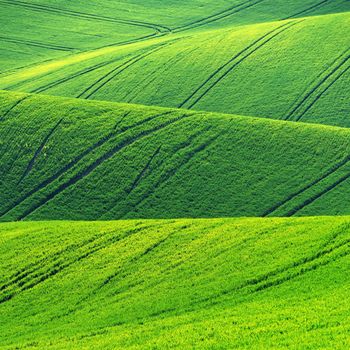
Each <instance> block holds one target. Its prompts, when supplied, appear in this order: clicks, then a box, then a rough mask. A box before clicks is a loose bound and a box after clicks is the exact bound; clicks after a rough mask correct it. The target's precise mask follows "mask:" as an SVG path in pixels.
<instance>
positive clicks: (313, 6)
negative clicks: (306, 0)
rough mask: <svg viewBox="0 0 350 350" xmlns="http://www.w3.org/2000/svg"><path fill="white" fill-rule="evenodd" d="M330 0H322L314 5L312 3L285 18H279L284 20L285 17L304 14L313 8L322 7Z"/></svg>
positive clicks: (289, 17)
mask: <svg viewBox="0 0 350 350" xmlns="http://www.w3.org/2000/svg"><path fill="white" fill-rule="evenodd" d="M330 1H331V0H322V1H321V2H319V3H317V4H315V5H312V6H309V7H307V8H306V9H304V10H302V11H299V12H296V13H294V14H293V15H290V16H288V17H285V18H282V19H281V20H282V21H284V20H286V19H291V18H295V17H298V16H300V15H304V14H306V13H308V12H313V11H314V10H318V9H320V8H322V7H324V6H325V5H327V4H328V3H330Z"/></svg>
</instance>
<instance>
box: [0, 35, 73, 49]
mask: <svg viewBox="0 0 350 350" xmlns="http://www.w3.org/2000/svg"><path fill="white" fill-rule="evenodd" d="M0 40H1V41H7V42H9V43H15V44H23V45H28V46H35V47H41V48H44V49H49V50H58V51H76V50H77V49H75V48H74V47H67V46H59V45H53V44H49V43H42V42H39V41H32V40H24V39H15V38H8V37H5V36H0Z"/></svg>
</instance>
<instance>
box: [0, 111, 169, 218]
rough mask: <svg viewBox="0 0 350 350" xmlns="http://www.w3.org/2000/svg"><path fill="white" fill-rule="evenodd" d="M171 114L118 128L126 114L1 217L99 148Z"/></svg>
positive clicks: (165, 113)
mask: <svg viewBox="0 0 350 350" xmlns="http://www.w3.org/2000/svg"><path fill="white" fill-rule="evenodd" d="M170 113H171V112H164V113H161V114H156V115H153V116H151V117H148V118H145V119H143V120H141V121H139V122H137V123H135V124H133V125H132V126H130V127H123V128H118V125H119V123H120V122H121V121H122V119H124V118H125V116H127V115H128V114H129V113H126V114H124V115H123V116H122V117H121V119H120V120H119V121H118V123H117V124H116V127H115V128H114V129H113V130H112V131H111V132H109V133H107V134H106V135H105V136H104V137H102V138H101V139H100V140H98V141H97V142H96V143H94V144H93V145H91V146H90V147H88V148H87V149H85V150H84V151H83V152H81V153H80V154H78V155H77V156H76V157H75V158H74V159H73V160H72V161H70V162H68V163H67V164H66V165H64V166H63V167H62V168H61V169H59V170H58V171H57V172H56V173H54V174H53V175H51V176H50V177H49V178H47V179H46V180H44V181H43V182H41V183H40V184H38V185H37V186H35V187H34V188H33V189H31V190H30V191H28V192H26V193H24V194H23V195H22V196H20V197H19V198H18V199H16V200H15V201H14V202H12V203H10V204H9V205H8V206H7V208H5V209H4V210H2V212H0V217H2V216H4V215H6V214H7V213H8V212H10V211H11V210H13V209H15V208H16V207H17V206H18V205H20V204H21V203H23V202H24V201H25V200H26V199H28V198H29V197H31V196H33V195H34V194H36V193H37V192H39V191H41V190H43V189H45V188H46V187H47V186H49V185H50V184H52V183H53V182H54V181H55V180H57V179H58V178H60V177H61V176H62V175H64V174H65V173H67V172H68V171H70V170H71V169H73V168H74V167H75V166H76V165H77V164H78V163H80V162H81V161H82V160H83V159H84V158H86V157H87V156H88V155H90V154H91V153H92V152H94V151H96V150H98V149H99V148H101V147H102V146H103V145H105V144H106V143H107V142H108V141H110V140H112V139H113V138H115V137H117V136H119V135H122V134H124V133H125V132H127V131H128V130H132V129H133V128H135V127H138V126H141V125H143V124H145V123H148V122H150V121H152V120H154V119H156V118H158V117H161V116H164V115H167V114H170Z"/></svg>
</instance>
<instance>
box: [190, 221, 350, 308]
mask: <svg viewBox="0 0 350 350" xmlns="http://www.w3.org/2000/svg"><path fill="white" fill-rule="evenodd" d="M339 229H340V230H342V231H344V230H348V229H349V224H348V223H347V224H344V225H341V227H340V228H339ZM349 254H350V238H348V239H345V240H343V241H341V242H339V243H337V244H334V245H333V246H331V247H326V248H324V249H320V250H319V251H317V252H315V253H314V254H312V255H310V256H306V257H303V258H300V259H298V260H296V261H293V262H291V263H289V264H287V265H285V266H282V267H278V268H276V269H274V270H272V271H269V272H267V273H264V274H262V275H260V276H257V277H254V278H250V279H247V280H246V281H244V282H242V283H240V284H238V285H236V286H233V287H232V288H228V289H225V290H223V291H221V292H219V293H217V294H214V295H211V296H208V297H205V298H201V299H199V300H197V301H195V302H193V304H192V305H194V304H201V303H207V302H209V301H210V302H211V305H214V304H219V303H220V300H218V299H219V298H221V297H225V296H227V295H230V294H233V293H237V292H240V291H244V290H245V289H247V288H250V290H248V293H249V294H252V293H257V292H261V291H264V290H266V289H268V288H271V287H275V286H279V285H281V284H283V283H285V282H289V281H291V280H293V279H295V278H297V277H300V276H302V275H304V274H306V273H308V272H311V271H314V270H316V269H318V268H320V267H322V266H326V265H328V264H329V263H332V262H333V261H335V260H336V259H340V258H342V257H345V256H348V255H349ZM286 274H287V275H286ZM273 278H274V279H273Z"/></svg>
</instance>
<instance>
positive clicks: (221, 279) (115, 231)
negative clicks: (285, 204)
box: [0, 217, 350, 349]
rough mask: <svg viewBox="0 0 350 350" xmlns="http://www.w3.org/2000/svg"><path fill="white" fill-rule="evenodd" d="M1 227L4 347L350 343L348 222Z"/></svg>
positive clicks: (297, 346)
mask: <svg viewBox="0 0 350 350" xmlns="http://www.w3.org/2000/svg"><path fill="white" fill-rule="evenodd" d="M0 227H1V228H0V235H1V246H0V251H1V256H2V257H3V259H2V261H1V265H0V271H1V276H2V278H1V294H0V312H1V314H2V315H3V316H2V323H1V324H0V334H1V336H0V339H1V344H2V346H3V348H6V349H19V348H20V349H22V348H25V349H37V348H43V349H96V348H104V349H116V348H118V349H119V348H120V349H140V348H142V349H154V348H159V349H166V348H174V347H177V348H181V349H190V348H191V349H192V348H198V349H213V348H215V349H232V348H242V349H252V348H254V349H270V348H276V349H319V348H326V349H342V348H344V349H345V348H346V347H347V345H348V343H349V331H350V329H349V321H350V318H349V316H350V315H349V309H348V298H349V297H350V295H349V283H348V282H349V279H348V273H349V268H348V267H349V263H350V261H349V241H350V230H349V227H350V219H349V218H346V217H344V218H340V217H339V218H335V217H332V218H298V219H294V218H293V219H285V218H284V219H259V218H255V219H210V220H199V219H197V220H193V219H186V220H160V221H159V220H146V221H140V220H138V221H119V222H89V223H87V222H80V223H74V222H51V223H50V222H42V223H10V224H2V225H1V226H0ZM130 247H132V249H130Z"/></svg>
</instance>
